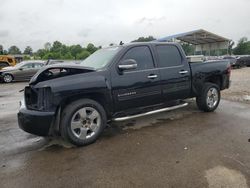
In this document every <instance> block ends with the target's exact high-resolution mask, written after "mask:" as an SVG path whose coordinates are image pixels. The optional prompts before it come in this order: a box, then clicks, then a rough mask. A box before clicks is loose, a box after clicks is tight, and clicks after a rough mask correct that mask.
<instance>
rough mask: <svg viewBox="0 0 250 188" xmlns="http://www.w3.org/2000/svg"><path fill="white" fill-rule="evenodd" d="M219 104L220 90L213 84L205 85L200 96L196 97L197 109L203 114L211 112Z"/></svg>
mask: <svg viewBox="0 0 250 188" xmlns="http://www.w3.org/2000/svg"><path fill="white" fill-rule="evenodd" d="M219 103H220V88H219V87H218V85H216V84H213V83H205V84H204V87H203V88H202V91H201V94H200V95H199V96H197V97H196V104H197V106H198V108H199V109H200V110H202V111H204V112H213V111H214V110H215V109H216V108H217V107H218V105H219Z"/></svg>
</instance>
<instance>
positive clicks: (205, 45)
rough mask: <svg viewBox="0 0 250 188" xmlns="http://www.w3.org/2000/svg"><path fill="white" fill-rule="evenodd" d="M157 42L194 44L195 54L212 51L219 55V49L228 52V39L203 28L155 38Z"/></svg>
mask: <svg viewBox="0 0 250 188" xmlns="http://www.w3.org/2000/svg"><path fill="white" fill-rule="evenodd" d="M157 41H159V42H168V41H169V42H177V41H181V42H186V43H189V44H192V45H195V54H203V55H210V54H211V52H212V51H214V53H215V54H216V55H219V53H218V51H219V50H226V52H228V46H229V43H230V41H231V40H230V39H227V38H225V37H222V36H219V35H217V34H214V33H211V32H209V31H206V30H204V29H198V30H194V31H189V32H185V33H180V34H176V35H171V36H167V37H163V38H160V39H157Z"/></svg>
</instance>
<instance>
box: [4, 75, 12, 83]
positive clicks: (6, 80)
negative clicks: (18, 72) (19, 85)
mask: <svg viewBox="0 0 250 188" xmlns="http://www.w3.org/2000/svg"><path fill="white" fill-rule="evenodd" d="M13 79H14V78H13V76H12V75H11V74H5V75H4V76H3V81H4V82H5V83H10V82H12V81H13Z"/></svg>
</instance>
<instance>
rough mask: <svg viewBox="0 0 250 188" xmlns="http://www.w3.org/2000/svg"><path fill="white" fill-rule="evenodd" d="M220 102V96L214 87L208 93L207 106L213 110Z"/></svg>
mask: <svg viewBox="0 0 250 188" xmlns="http://www.w3.org/2000/svg"><path fill="white" fill-rule="evenodd" d="M218 101H219V94H218V91H217V89H216V88H214V87H212V88H210V89H209V90H208V92H207V106H208V107H209V108H213V107H215V106H216V105H217V103H218Z"/></svg>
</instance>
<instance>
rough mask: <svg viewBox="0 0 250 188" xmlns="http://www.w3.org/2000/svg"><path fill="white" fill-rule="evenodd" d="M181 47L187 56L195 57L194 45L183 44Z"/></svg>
mask: <svg viewBox="0 0 250 188" xmlns="http://www.w3.org/2000/svg"><path fill="white" fill-rule="evenodd" d="M181 46H182V48H183V50H184V52H185V53H186V55H193V54H194V51H195V47H194V45H192V44H189V43H185V42H183V43H181Z"/></svg>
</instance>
